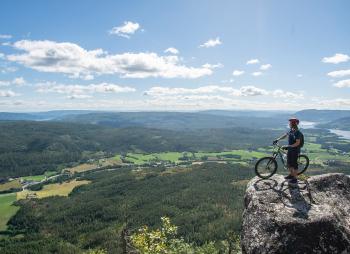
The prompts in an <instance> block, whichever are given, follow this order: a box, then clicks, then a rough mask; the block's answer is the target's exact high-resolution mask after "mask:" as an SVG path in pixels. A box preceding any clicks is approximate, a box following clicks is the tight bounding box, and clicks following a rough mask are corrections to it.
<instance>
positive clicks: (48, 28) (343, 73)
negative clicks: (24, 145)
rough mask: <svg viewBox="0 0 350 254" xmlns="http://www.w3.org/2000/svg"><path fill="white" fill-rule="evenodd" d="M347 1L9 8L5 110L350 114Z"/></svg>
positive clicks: (3, 24) (1, 36) (0, 102)
mask: <svg viewBox="0 0 350 254" xmlns="http://www.w3.org/2000/svg"><path fill="white" fill-rule="evenodd" d="M349 9H350V2H349V1H346V0H344V1H277V0H276V1H232V0H231V1H199V0H198V1H191V0H186V1H185V0H183V1H161V0H158V1H153V0H147V1H39V0H36V1H6V0H4V1H1V2H0V13H1V15H0V111H44V110H51V109H100V110H123V111H124V110H201V109H283V110H286V109H287V110H298V109H303V108H338V109H350V48H349V45H350V43H349V42H350V33H349V28H350V26H349V24H350V16H349V15H348V10H349Z"/></svg>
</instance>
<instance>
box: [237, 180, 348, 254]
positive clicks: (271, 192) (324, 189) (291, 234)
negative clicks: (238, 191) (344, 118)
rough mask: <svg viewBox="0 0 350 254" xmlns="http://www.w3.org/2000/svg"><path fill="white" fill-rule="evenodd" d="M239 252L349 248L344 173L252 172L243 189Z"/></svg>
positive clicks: (343, 251) (342, 250)
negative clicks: (302, 176)
mask: <svg viewBox="0 0 350 254" xmlns="http://www.w3.org/2000/svg"><path fill="white" fill-rule="evenodd" d="M244 202H245V210H244V213H243V226H242V238H241V243H242V252H243V253H247V254H252V253H254V254H255V253H266V254H267V253H268V254H275V253H281V254H282V253H283V254H287V253H293V254H299V253H300V254H301V253H303V254H304V253H307V254H309V253H341V254H347V253H350V178H349V176H346V175H344V174H324V175H319V176H312V177H310V178H308V179H307V180H305V181H300V180H299V182H298V184H290V183H288V181H287V180H285V179H284V178H283V176H281V175H275V176H273V177H271V178H270V179H267V180H263V179H260V178H258V177H255V178H253V179H252V180H251V181H250V182H249V183H248V186H247V190H246V194H245V199H244Z"/></svg>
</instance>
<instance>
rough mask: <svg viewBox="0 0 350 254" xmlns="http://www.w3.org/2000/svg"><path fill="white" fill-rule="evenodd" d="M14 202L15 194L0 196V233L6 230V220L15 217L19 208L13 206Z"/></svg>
mask: <svg viewBox="0 0 350 254" xmlns="http://www.w3.org/2000/svg"><path fill="white" fill-rule="evenodd" d="M14 201H16V193H9V194H2V195H0V231H3V230H6V229H7V225H6V224H7V222H8V220H9V219H10V218H11V217H12V216H13V215H15V213H16V212H17V211H18V209H19V207H18V206H14V205H13V202H14Z"/></svg>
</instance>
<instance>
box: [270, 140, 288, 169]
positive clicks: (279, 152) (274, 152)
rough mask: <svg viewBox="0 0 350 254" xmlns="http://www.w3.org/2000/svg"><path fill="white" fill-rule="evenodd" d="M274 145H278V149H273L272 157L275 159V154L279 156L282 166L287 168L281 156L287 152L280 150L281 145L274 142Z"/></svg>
mask: <svg viewBox="0 0 350 254" xmlns="http://www.w3.org/2000/svg"><path fill="white" fill-rule="evenodd" d="M275 147H278V149H277V151H273V153H272V157H273V158H274V159H275V160H276V161H277V156H279V157H280V159H281V162H282V165H283V168H284V169H287V164H286V163H287V161H285V160H284V158H283V155H287V153H286V152H284V151H283V150H282V146H280V145H278V144H276V145H275Z"/></svg>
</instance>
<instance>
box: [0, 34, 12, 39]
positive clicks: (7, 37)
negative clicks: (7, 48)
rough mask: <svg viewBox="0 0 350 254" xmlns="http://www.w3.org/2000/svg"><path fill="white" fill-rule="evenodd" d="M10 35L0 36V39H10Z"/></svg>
mask: <svg viewBox="0 0 350 254" xmlns="http://www.w3.org/2000/svg"><path fill="white" fill-rule="evenodd" d="M11 38H12V35H9V34H0V39H11Z"/></svg>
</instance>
